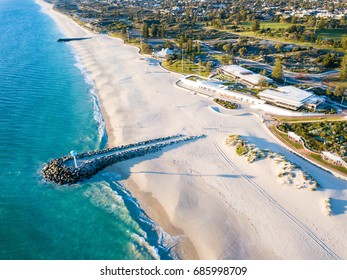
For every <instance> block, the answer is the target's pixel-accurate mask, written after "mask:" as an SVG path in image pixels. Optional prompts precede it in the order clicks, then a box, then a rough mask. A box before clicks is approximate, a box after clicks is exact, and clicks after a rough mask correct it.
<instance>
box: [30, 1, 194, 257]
mask: <svg viewBox="0 0 347 280" xmlns="http://www.w3.org/2000/svg"><path fill="white" fill-rule="evenodd" d="M35 2H36V3H37V4H38V5H40V6H41V8H42V12H44V13H46V14H47V15H48V16H50V17H51V18H52V19H53V20H54V21H55V23H56V26H57V27H58V28H59V29H60V31H61V32H62V33H63V34H67V33H66V30H65V31H64V28H62V26H61V25H59V22H58V19H57V18H56V17H55V16H54V15H53V14H52V13H55V14H56V15H61V16H63V17H66V16H65V15H63V14H60V13H58V12H56V11H54V10H53V5H52V4H49V3H47V2H45V1H43V0H35ZM68 20H71V22H73V23H74V24H76V25H77V23H75V22H74V21H73V20H72V19H68ZM78 26H79V25H78ZM79 27H80V28H81V29H83V30H84V31H85V32H86V33H87V34H88V35H93V34H94V33H92V32H91V31H89V30H87V29H84V28H82V27H81V26H79ZM112 38H113V37H112ZM113 39H114V40H119V41H121V42H123V44H125V43H124V41H123V40H121V39H120V38H113ZM129 47H134V48H136V49H137V51H138V53H139V54H140V55H141V50H140V49H139V48H138V47H136V46H129ZM72 50H73V52H74V56H75V57H76V58H77V60H78V61H77V63H80V64H81V66H82V70H81V71H82V72H84V73H83V75H86V77H85V78H86V82H87V83H90V84H91V86H92V89H91V90H92V91H93V92H94V93H92V94H93V95H94V96H95V98H97V102H98V104H97V106H99V108H100V110H101V114H102V117H103V120H104V122H105V133H106V135H107V142H106V145H107V146H108V147H111V146H112V143H115V142H116V137H115V136H114V133H113V129H112V126H111V120H110V117H109V115H108V114H107V112H106V110H105V108H104V106H103V102H102V100H100V97H99V95H98V90H97V88H96V85H95V82H94V81H93V78H92V77H90V76H89V73H88V69H87V68H86V67H85V65H84V64H83V62H82V61H81V60H80V58H79V54H78V51H77V50H76V49H75V48H74V47H72ZM143 140H145V139H143ZM127 185H128V186H127V187H126V188H128V189H130V190H131V192H132V195H134V197H141V199H140V200H141V201H142V202H143V203H144V204H145V205H151V207H149V208H147V207H145V209H144V210H145V213H146V214H147V215H148V216H149V217H150V219H151V220H153V221H161V223H160V224H161V225H160V227H161V228H163V229H164V231H165V232H167V233H169V234H170V235H173V236H184V231H183V230H182V229H180V228H178V227H175V226H174V225H172V224H171V223H170V222H168V216H167V215H166V213H165V211H163V208H162V206H161V205H160V203H159V202H158V201H157V200H156V199H155V198H153V197H151V195H150V193H146V192H142V191H141V190H140V188H139V186H138V185H137V184H136V183H135V182H132V186H131V187H130V186H129V184H127ZM124 187H125V185H124ZM143 203H141V206H143V205H142V204H143ZM158 213H162V214H160V215H159V214H158ZM153 217H154V218H153ZM179 243H184V245H183V247H184V248H185V249H184V250H182V248H181V247H182V244H178V247H177V246H175V248H173V249H174V250H173V253H174V254H175V255H176V256H178V258H183V259H199V256H198V253H197V251H196V249H195V247H194V246H193V244H192V242H191V240H190V239H189V238H185V239H184V240H183V241H180V242H179Z"/></svg>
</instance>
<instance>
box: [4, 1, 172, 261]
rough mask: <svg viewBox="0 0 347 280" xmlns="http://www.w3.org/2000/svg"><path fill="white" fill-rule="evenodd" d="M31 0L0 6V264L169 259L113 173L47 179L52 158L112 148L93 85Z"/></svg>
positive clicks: (157, 231)
mask: <svg viewBox="0 0 347 280" xmlns="http://www.w3.org/2000/svg"><path fill="white" fill-rule="evenodd" d="M59 37H62V34H60V33H59V30H58V29H57V27H56V26H55V25H54V22H53V21H52V20H51V19H50V18H49V17H48V16H47V15H45V14H43V13H41V12H40V7H39V6H38V5H37V4H35V3H34V2H33V0H0V259H156V258H162V259H167V258H170V251H169V250H167V249H165V246H164V245H163V244H164V243H165V244H167V243H166V242H167V240H168V239H167V238H164V236H165V234H164V233H163V232H161V231H160V229H158V227H157V226H156V225H155V224H153V223H152V222H151V221H150V220H149V219H147V217H146V215H145V214H144V213H143V211H142V210H141V209H140V208H139V207H138V205H137V203H136V201H134V199H132V198H131V196H130V195H129V194H128V192H127V191H126V190H125V189H124V188H123V187H122V186H121V185H119V184H118V183H117V182H116V180H115V179H114V178H116V177H115V176H113V175H112V174H109V175H107V174H106V175H97V176H95V177H94V178H93V179H91V180H90V181H86V182H83V183H81V184H78V185H76V186H69V187H62V186H56V185H53V184H49V183H46V182H44V181H43V180H42V177H41V175H40V169H41V167H42V165H43V164H44V163H45V162H47V161H48V160H50V159H52V158H55V157H60V156H62V155H66V154H68V153H69V151H70V150H71V149H75V150H77V151H80V152H82V151H88V150H94V149H98V148H103V147H104V146H105V144H106V142H107V137H106V135H105V132H104V123H103V120H102V117H101V115H100V112H99V109H98V106H97V102H96V99H95V97H94V96H93V90H92V85H90V84H89V83H88V82H86V77H85V76H84V74H83V70H82V69H81V67H79V64H78V61H77V59H76V58H75V57H74V55H73V52H72V50H71V48H70V46H69V44H65V43H57V42H56V40H57V38H59Z"/></svg>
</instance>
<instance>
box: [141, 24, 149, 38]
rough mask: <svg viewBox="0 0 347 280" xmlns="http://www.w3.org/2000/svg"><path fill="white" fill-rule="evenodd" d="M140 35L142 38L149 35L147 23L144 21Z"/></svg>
mask: <svg viewBox="0 0 347 280" xmlns="http://www.w3.org/2000/svg"><path fill="white" fill-rule="evenodd" d="M142 36H143V37H144V38H148V37H149V31H148V23H147V22H145V23H144V24H143V26H142Z"/></svg>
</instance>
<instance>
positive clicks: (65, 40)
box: [57, 37, 92, 43]
mask: <svg viewBox="0 0 347 280" xmlns="http://www.w3.org/2000/svg"><path fill="white" fill-rule="evenodd" d="M91 38H92V37H83V38H60V39H58V40H57V42H59V43H60V42H70V41H81V40H88V39H91Z"/></svg>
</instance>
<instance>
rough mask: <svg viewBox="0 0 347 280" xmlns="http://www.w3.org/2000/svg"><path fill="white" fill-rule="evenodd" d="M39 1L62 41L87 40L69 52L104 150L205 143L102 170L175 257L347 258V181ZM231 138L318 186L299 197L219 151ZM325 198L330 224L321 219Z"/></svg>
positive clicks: (246, 114) (266, 162)
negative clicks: (152, 142) (103, 133)
mask: <svg viewBox="0 0 347 280" xmlns="http://www.w3.org/2000/svg"><path fill="white" fill-rule="evenodd" d="M39 3H40V5H41V6H42V7H43V9H44V11H45V12H46V13H47V14H49V15H50V16H51V17H52V18H53V19H54V20H55V21H56V23H57V25H58V26H59V28H60V29H61V31H62V32H63V33H64V34H65V35H66V36H67V37H83V36H93V38H92V39H90V40H83V41H74V42H70V43H69V44H71V45H72V46H73V49H74V51H75V52H76V53H77V54H78V56H79V59H80V60H81V62H82V64H83V65H84V67H85V69H86V70H87V72H88V73H89V74H90V76H91V78H92V79H93V81H94V83H95V87H96V91H97V94H98V96H99V98H100V101H101V104H102V112H103V116H104V118H105V121H106V123H107V132H108V135H109V145H110V146H114V145H120V144H124V143H130V142H137V141H141V140H146V139H150V138H155V137H162V136H167V135H171V134H177V133H185V134H190V135H200V134H205V135H206V136H207V137H206V138H203V139H200V140H198V141H195V142H192V143H189V144H185V145H182V146H179V147H177V148H175V149H173V150H170V148H167V149H165V150H164V152H162V153H158V154H155V155H148V156H145V157H143V158H139V159H133V160H129V161H126V162H123V163H120V164H117V165H115V166H112V167H109V168H108V169H107V170H106V171H105V172H116V173H118V174H120V175H121V183H122V184H123V185H124V186H125V187H126V188H127V189H128V190H129V191H130V192H131V193H132V195H133V196H134V197H136V198H137V199H138V201H139V202H140V204H141V207H142V208H143V209H144V210H145V211H146V213H147V214H148V215H149V216H150V217H151V218H152V219H153V220H154V221H155V222H156V223H157V224H158V225H160V226H162V227H163V228H164V230H165V231H166V232H168V233H169V234H171V235H173V236H179V237H180V240H181V242H180V246H179V247H178V248H176V249H175V250H176V251H177V252H178V254H179V255H180V257H181V258H188V259H189V258H194V259H196V258H199V259H336V258H342V259H346V258H347V242H346V240H347V210H346V207H347V206H346V205H347V190H346V189H347V188H346V185H347V183H346V181H343V180H340V179H338V178H335V177H334V176H332V175H331V174H329V173H327V172H325V171H323V170H321V169H320V168H318V167H316V166H314V165H312V164H310V163H308V162H306V161H305V160H303V159H301V158H299V157H297V156H296V155H294V154H292V153H291V152H289V151H288V150H286V149H285V148H283V147H282V146H280V145H279V144H278V143H277V142H276V141H275V140H274V139H273V138H272V137H271V135H270V134H269V132H268V131H267V129H266V128H265V126H264V125H263V124H262V123H261V122H260V121H259V117H258V116H257V115H255V114H254V113H257V111H256V110H254V109H251V108H249V107H247V106H245V105H243V106H242V107H241V108H240V109H237V110H233V111H231V112H228V114H220V113H217V112H216V111H215V110H211V107H217V106H216V104H214V102H213V101H212V100H210V99H208V98H206V97H202V96H199V95H192V94H189V93H188V92H187V91H184V90H181V89H179V88H177V87H175V85H174V83H175V82H176V81H177V80H178V79H179V78H180V75H179V74H175V73H166V72H165V71H163V70H162V68H160V67H159V66H158V65H157V64H153V63H150V64H149V63H148V61H147V58H146V57H143V56H141V55H140V54H139V53H138V50H137V49H136V48H134V47H129V46H126V45H124V43H123V42H122V41H121V40H118V39H113V38H110V37H108V36H107V35H96V34H90V33H89V32H88V31H86V30H84V29H82V28H81V27H80V26H78V25H77V24H76V23H74V22H73V21H72V20H70V19H68V18H67V17H65V16H63V15H61V14H59V13H56V12H54V11H52V8H51V6H50V5H48V4H46V3H42V2H41V1H39ZM145 68H147V69H148V71H147V73H145ZM223 113H224V110H223ZM230 134H237V135H241V136H242V137H244V139H247V141H249V143H252V144H254V145H256V146H257V147H259V148H261V149H269V150H271V151H273V152H279V153H281V154H283V155H284V156H286V158H287V159H288V160H290V161H291V162H294V163H296V164H298V165H299V166H300V167H301V168H303V169H304V170H306V171H307V172H308V173H309V174H310V175H312V176H313V178H314V179H315V180H316V181H317V182H318V183H319V184H320V185H321V188H320V189H319V190H317V191H310V190H309V188H299V189H298V187H297V186H296V184H297V183H298V181H297V180H296V178H293V179H292V180H293V181H292V182H290V181H288V182H287V183H283V180H281V178H279V177H278V168H276V166H277V165H276V163H274V162H273V160H272V159H270V158H266V159H260V160H258V161H255V162H253V163H249V162H247V159H246V158H245V157H240V156H238V155H237V154H236V153H235V151H234V149H232V148H230V147H227V146H226V145H225V139H226V138H227V137H228V136H229V135H230ZM327 198H331V202H332V205H331V207H332V212H333V215H332V216H327V215H326V214H325V210H324V205H325V204H324V201H325V200H326V199H327ZM334 211H335V214H334Z"/></svg>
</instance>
